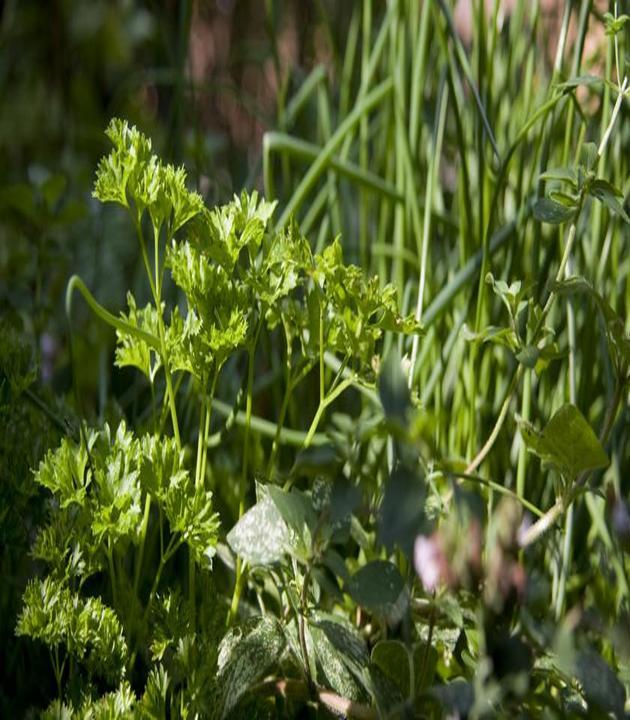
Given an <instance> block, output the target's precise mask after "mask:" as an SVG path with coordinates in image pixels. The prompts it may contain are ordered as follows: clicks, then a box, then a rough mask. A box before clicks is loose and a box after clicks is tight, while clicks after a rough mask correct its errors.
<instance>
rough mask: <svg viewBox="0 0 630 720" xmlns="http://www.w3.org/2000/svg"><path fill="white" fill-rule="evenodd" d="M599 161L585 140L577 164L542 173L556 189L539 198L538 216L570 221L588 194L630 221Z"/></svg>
mask: <svg viewBox="0 0 630 720" xmlns="http://www.w3.org/2000/svg"><path fill="white" fill-rule="evenodd" d="M619 20H621V18H620V19H619ZM622 25H623V22H622ZM598 161H599V154H598V151H597V146H596V145H595V144H594V143H585V144H584V145H583V146H582V148H581V152H580V161H579V162H578V163H577V166H576V167H560V168H551V169H549V170H547V171H545V172H544V173H542V175H541V176H540V179H541V180H545V181H548V182H551V183H552V188H551V189H550V190H549V191H548V194H547V196H546V197H544V198H540V199H539V200H537V201H536V203H535V205H534V216H535V218H536V219H537V220H539V221H540V222H544V223H549V224H551V225H560V224H562V223H566V222H570V221H571V220H573V219H574V218H576V217H577V215H578V214H579V212H580V210H581V208H582V205H583V203H584V200H585V199H586V197H588V196H590V197H592V198H594V199H595V200H597V201H599V202H600V203H602V204H603V205H605V206H606V207H607V208H608V210H609V211H610V212H611V213H613V214H614V215H618V216H619V217H620V218H622V220H624V221H625V222H627V223H630V217H629V216H628V213H627V212H626V211H625V209H624V207H623V192H621V190H620V189H619V188H617V187H615V186H614V185H613V184H612V183H610V182H609V181H608V180H606V179H605V178H601V177H597V163H598Z"/></svg>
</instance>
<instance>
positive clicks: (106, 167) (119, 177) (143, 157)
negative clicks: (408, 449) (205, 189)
mask: <svg viewBox="0 0 630 720" xmlns="http://www.w3.org/2000/svg"><path fill="white" fill-rule="evenodd" d="M105 132H106V134H107V137H108V138H109V139H110V140H111V142H112V144H113V145H114V149H113V151H112V152H111V153H110V154H109V155H107V156H106V157H104V158H103V159H102V160H101V162H100V163H99V166H98V170H97V173H96V183H95V186H94V197H96V198H97V199H98V200H100V201H101V202H115V203H119V204H120V205H123V206H124V207H126V208H129V209H130V210H131V211H132V213H133V214H134V216H135V219H136V222H138V223H139V222H140V220H141V218H142V214H143V213H144V212H145V210H146V211H147V212H148V213H149V215H150V217H151V221H152V224H153V226H154V228H156V229H157V231H158V234H159V229H160V228H161V227H162V225H166V226H167V227H168V230H167V232H168V235H169V237H172V236H173V235H174V234H175V232H177V230H179V228H181V227H182V226H183V225H184V224H185V223H186V222H188V220H190V219H191V218H192V217H194V216H195V215H196V214H197V213H198V212H200V211H201V209H202V208H203V200H202V199H201V196H200V195H198V194H197V193H194V192H191V191H190V190H188V189H187V187H186V172H185V170H184V169H183V168H181V167H180V168H175V167H173V166H172V165H165V164H164V163H162V162H161V160H160V159H159V158H158V157H157V155H153V154H152V153H151V140H150V139H149V138H147V137H145V136H144V135H143V134H142V133H141V132H139V131H138V130H137V129H136V128H135V127H133V126H130V125H129V124H128V123H127V121H126V120H119V119H117V118H114V119H112V121H111V122H110V124H109V127H108V128H107V130H106V131H105Z"/></svg>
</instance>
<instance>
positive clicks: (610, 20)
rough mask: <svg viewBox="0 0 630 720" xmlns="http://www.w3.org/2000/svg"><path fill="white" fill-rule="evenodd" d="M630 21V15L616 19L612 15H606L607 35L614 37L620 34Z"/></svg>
mask: <svg viewBox="0 0 630 720" xmlns="http://www.w3.org/2000/svg"><path fill="white" fill-rule="evenodd" d="M629 20H630V15H619V16H618V17H615V16H614V15H613V14H612V13H609V12H607V13H604V26H605V28H606V35H608V36H609V37H614V36H615V35H617V34H618V33H620V32H621V31H622V30H623V28H624V25H625V24H626V23H627V22H628V21H629Z"/></svg>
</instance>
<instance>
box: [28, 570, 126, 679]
mask: <svg viewBox="0 0 630 720" xmlns="http://www.w3.org/2000/svg"><path fill="white" fill-rule="evenodd" d="M16 633H17V634H18V635H28V636H29V637H32V638H33V639H35V640H40V641H41V642H43V643H44V644H46V645H48V646H49V647H50V648H51V649H52V648H54V647H55V646H57V645H59V644H62V645H64V646H65V648H66V650H67V652H68V653H69V654H71V655H72V656H74V657H75V658H76V659H77V660H78V661H80V662H81V663H82V664H83V665H85V667H86V668H88V669H89V670H90V671H91V672H95V673H97V674H99V675H101V676H102V677H104V678H106V679H107V680H109V681H113V682H118V681H119V680H120V679H121V678H122V677H123V676H124V674H125V661H126V658H127V644H126V642H125V638H124V635H123V631H122V626H121V624H120V622H119V620H118V617H117V616H116V613H115V612H114V611H113V610H112V609H111V608H109V607H107V606H106V605H104V604H103V602H102V601H101V600H100V599H99V598H87V599H83V598H82V597H81V596H80V595H78V594H77V593H74V592H72V591H71V590H70V589H69V588H67V587H66V586H65V585H64V584H63V583H62V582H59V581H55V580H53V579H52V578H50V577H48V578H46V579H45V580H31V581H29V583H28V585H27V586H26V590H25V591H24V598H23V608H22V611H21V613H20V616H19V618H18V622H17V627H16Z"/></svg>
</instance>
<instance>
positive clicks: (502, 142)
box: [0, 0, 630, 718]
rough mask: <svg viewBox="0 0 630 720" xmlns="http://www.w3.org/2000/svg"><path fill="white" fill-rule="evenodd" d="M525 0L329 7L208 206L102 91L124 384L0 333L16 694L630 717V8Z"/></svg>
mask: <svg viewBox="0 0 630 720" xmlns="http://www.w3.org/2000/svg"><path fill="white" fill-rule="evenodd" d="M545 7H546V5H544V4H542V3H541V4H540V5H539V4H538V3H532V4H525V3H515V4H514V5H508V4H502V3H498V2H495V3H490V4H488V6H486V5H485V4H483V3H475V4H473V9H474V12H472V18H473V24H472V25H471V26H470V27H469V32H470V34H469V36H466V33H465V32H464V31H463V30H462V28H461V27H460V28H459V29H457V27H456V25H457V22H458V20H457V18H458V16H457V14H456V13H455V14H454V8H453V7H451V6H450V5H449V4H447V3H445V2H424V3H405V2H392V3H389V4H388V5H387V6H386V7H384V8H383V7H380V6H378V5H377V4H375V3H372V2H370V1H369V0H365V2H362V3H356V4H354V5H353V6H352V13H351V17H350V18H349V24H348V28H347V33H346V34H345V38H344V42H343V44H342V45H341V46H339V47H337V46H336V45H335V41H334V38H335V37H336V35H335V33H334V32H333V31H332V29H329V30H330V31H329V32H328V34H327V35H326V37H327V38H328V40H327V42H329V43H330V63H329V66H328V67H324V66H318V67H317V68H315V70H313V72H312V73H311V75H310V76H308V77H307V78H306V79H305V80H304V82H303V84H302V85H301V86H300V88H299V89H298V91H297V93H296V94H295V95H294V96H293V97H292V98H291V99H289V100H288V101H287V99H286V98H285V97H284V95H283V93H286V91H287V88H284V89H283V90H282V91H281V92H280V93H279V97H278V117H279V121H278V126H279V127H278V129H277V130H274V131H272V132H269V133H267V135H266V136H265V138H264V142H263V155H262V175H263V180H264V182H263V185H264V193H263V192H257V191H256V190H248V191H243V192H242V193H240V194H238V195H236V196H235V197H234V198H233V200H232V201H231V202H229V203H227V204H223V205H218V206H215V205H214V204H209V203H207V201H206V199H204V198H203V197H202V195H201V194H200V193H199V192H198V191H196V190H193V189H192V188H191V185H190V183H189V182H188V180H187V175H186V171H185V170H184V168H183V167H178V166H173V165H171V164H169V163H167V162H165V161H163V160H162V159H161V157H160V154H159V153H158V152H156V151H155V149H154V148H153V145H152V142H151V140H150V139H149V137H148V136H147V135H145V134H144V133H143V132H142V131H141V130H140V129H138V128H137V127H135V126H133V125H131V124H130V123H129V122H127V121H126V120H123V119H117V118H115V119H112V120H111V122H110V123H109V125H108V127H107V130H106V135H107V138H108V142H109V145H110V147H109V148H108V149H107V151H106V154H105V156H104V157H103V158H102V160H101V161H100V163H99V165H98V168H97V170H96V177H95V182H94V188H93V195H94V198H95V200H96V201H98V202H100V203H103V204H105V205H106V206H107V209H108V211H111V212H112V213H117V215H116V216H117V217H118V218H119V220H120V222H125V223H126V224H127V225H128V226H129V227H130V228H131V230H132V232H133V234H134V235H135V238H136V240H135V242H136V243H137V248H138V251H139V257H140V264H141V277H142V283H137V284H135V285H134V290H135V292H134V293H132V292H131V291H130V292H128V293H127V297H126V303H125V307H124V308H123V309H122V311H120V312H118V311H117V310H114V309H112V308H108V307H105V306H104V305H103V304H101V303H100V302H99V300H98V299H97V297H96V296H95V294H94V293H93V292H92V290H91V289H90V287H88V285H87V284H86V282H85V281H84V280H83V279H82V278H81V277H80V276H78V275H75V276H73V277H72V278H71V279H70V281H69V283H68V286H67V293H66V315H67V320H68V322H69V330H68V332H69V338H70V343H71V344H70V354H71V357H72V359H73V361H74V364H75V366H76V364H77V363H78V362H79V360H78V359H77V358H78V356H77V353H76V344H73V343H76V340H77V338H76V333H75V331H74V330H73V327H74V325H73V323H74V322H75V318H76V316H77V313H78V312H79V309H78V306H79V305H81V306H82V307H85V306H87V307H88V308H89V310H90V312H91V320H90V322H93V323H99V324H102V325H103V326H104V327H105V328H108V330H109V332H110V333H111V335H112V336H113V335H114V334H115V348H114V351H113V358H112V360H113V362H112V368H111V369H108V370H105V371H104V372H103V373H102V376H103V377H105V378H109V377H112V378H114V379H116V382H117V385H116V386H117V387H119V386H120V384H121V383H122V381H121V379H122V380H124V383H122V384H124V385H125V386H126V388H127V389H126V390H125V392H124V393H121V394H120V395H116V394H115V393H114V392H112V393H111V394H112V396H113V397H111V398H110V399H109V400H107V398H104V399H103V400H102V402H101V403H100V411H99V412H98V413H95V412H94V410H93V409H92V408H90V407H89V403H88V402H86V398H85V397H83V396H82V394H81V392H80V388H79V386H78V384H77V385H76V387H75V392H74V394H73V395H74V397H73V398H72V397H69V398H68V399H67V400H65V401H62V400H60V399H55V398H54V397H51V396H50V395H49V394H48V395H47V394H45V393H42V392H40V388H39V387H38V383H37V381H36V373H35V371H34V365H33V353H32V352H31V351H30V349H29V347H28V346H27V345H24V344H23V342H22V341H21V340H20V338H19V336H18V335H16V333H15V330H14V329H13V328H10V327H9V324H7V325H6V327H3V336H2V340H3V342H2V344H1V347H0V349H1V356H0V360H1V366H0V367H1V370H2V374H1V375H0V383H1V385H0V388H1V392H2V395H1V396H0V400H1V402H2V405H1V407H0V411H1V412H2V413H3V414H4V415H5V417H6V418H7V426H8V423H9V422H11V423H12V425H11V432H10V433H9V432H8V433H6V434H5V437H4V439H3V441H2V443H3V444H2V445H1V446H0V447H1V449H2V456H0V457H2V460H3V467H9V463H10V462H11V459H12V454H13V453H18V454H19V458H20V461H19V462H18V463H17V464H16V463H14V464H13V467H12V472H11V475H10V479H11V484H10V485H7V486H6V487H3V490H2V491H3V493H5V492H6V500H5V501H4V502H3V513H2V515H1V516H0V520H1V521H2V526H1V527H2V532H3V533H4V534H7V536H8V534H9V533H18V532H19V533H21V535H24V536H25V538H28V539H30V540H32V542H31V543H30V544H31V548H30V552H31V555H32V557H33V558H34V560H35V572H34V575H33V577H32V578H31V579H30V580H29V581H28V584H27V585H26V587H25V588H24V589H23V594H22V598H21V600H20V601H19V614H18V617H17V623H16V627H15V633H16V634H17V635H18V636H19V637H20V638H23V639H30V645H31V646H32V648H33V652H40V654H39V655H35V656H34V657H35V658H36V663H37V667H38V671H39V672H41V673H42V676H43V677H45V676H46V675H47V676H48V677H49V678H50V691H49V693H48V699H49V702H50V704H49V705H48V707H47V708H46V709H45V710H44V709H42V708H38V709H35V708H34V709H33V712H42V713H43V715H44V716H46V717H55V718H57V717H64V718H65V717H155V718H166V717H216V718H227V717H233V718H237V717H301V716H308V717H310V716H312V717H329V716H331V715H332V716H342V717H357V718H378V717H383V718H405V717H428V718H440V717H472V718H483V717H504V716H507V715H508V714H515V715H517V716H522V717H549V718H565V717H594V718H597V717H602V718H603V717H616V718H623V717H626V716H627V714H628V710H627V707H628V689H629V687H630V607H629V590H628V569H629V563H628V549H629V544H630V511H629V509H628V498H629V493H630V488H629V486H628V482H629V481H630V480H629V474H628V469H629V468H630V444H629V442H628V437H629V435H628V432H627V429H628V420H629V419H630V411H629V408H628V388H629V380H630V337H629V335H628V323H627V319H626V318H627V310H628V306H629V305H630V290H629V284H628V266H629V263H630V261H629V260H628V257H627V252H625V250H626V245H627V242H628V239H629V226H630V218H629V217H628V208H627V202H626V197H627V194H628V185H629V180H628V158H629V157H630V152H629V149H630V148H629V145H630V142H629V141H630V134H629V126H628V123H627V114H628V101H627V97H628V79H627V72H628V63H627V29H628V27H629V26H630V23H629V22H628V16H627V15H625V14H624V13H623V10H624V8H623V7H621V5H620V4H618V3H613V4H612V5H611V7H610V8H604V9H602V8H600V7H599V5H597V4H595V3H591V2H587V1H584V2H580V3H574V2H567V3H566V5H563V6H562V9H563V13H562V15H561V17H560V18H559V27H558V28H557V32H554V30H553V28H552V25H550V24H549V22H548V21H547V20H546V19H545V16H544V12H543V10H544V8H545ZM324 17H325V16H324ZM324 27H325V24H324ZM597 28H600V29H601V44H600V46H599V47H598V48H596V49H595V51H594V55H593V57H594V59H595V64H594V66H593V67H592V68H585V67H584V65H586V64H587V60H588V58H587V54H586V50H585V48H587V46H588V43H587V41H588V40H589V38H590V37H591V36H592V35H594V34H595V35H596V33H597ZM545 34H547V35H549V36H550V37H553V38H555V41H554V42H555V46H556V47H555V49H554V52H553V53H552V54H551V55H550V56H549V57H546V56H545V53H544V52H543V51H537V48H541V47H543V43H542V40H541V38H543V37H545ZM598 60H599V61H602V60H603V62H599V64H597V61H598ZM313 118H314V119H315V121H314V122H313ZM299 163H306V164H305V165H301V164H299ZM86 242H89V240H87V239H86ZM81 357H83V356H81ZM76 376H77V372H76V368H75V372H74V377H75V381H76ZM107 394H108V389H107V381H106V380H105V381H103V391H102V395H105V396H106V395H107ZM17 413H21V416H20V423H17V422H16V420H15V418H16V417H17ZM35 423H38V424H39V425H38V426H37V427H33V431H32V432H33V435H32V436H33V437H37V438H38V442H37V443H36V444H32V443H31V444H29V443H28V442H27V444H26V447H28V448H29V449H28V451H26V450H25V449H22V450H21V451H20V448H22V447H23V444H24V443H25V441H28V439H29V437H30V436H29V434H28V433H27V432H26V431H24V430H22V428H24V427H28V425H29V424H30V425H35ZM46 448H49V449H48V450H47V451H46ZM29 465H31V466H32V468H33V474H32V476H31V475H30V474H29V473H28V472H27V467H28V466H29ZM38 497H39V498H43V499H44V505H43V506H42V505H41V504H38V505H34V504H33V502H34V499H36V498H38ZM16 498H17V500H16ZM12 505H13V507H14V508H16V509H17V508H19V512H20V513H21V516H23V517H27V518H28V523H26V524H21V525H20V526H19V527H18V524H17V523H16V522H15V519H14V518H12V517H11V506H12ZM23 541H24V542H26V539H23ZM13 602H15V601H13ZM25 671H26V670H25Z"/></svg>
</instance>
